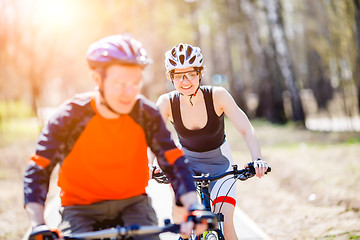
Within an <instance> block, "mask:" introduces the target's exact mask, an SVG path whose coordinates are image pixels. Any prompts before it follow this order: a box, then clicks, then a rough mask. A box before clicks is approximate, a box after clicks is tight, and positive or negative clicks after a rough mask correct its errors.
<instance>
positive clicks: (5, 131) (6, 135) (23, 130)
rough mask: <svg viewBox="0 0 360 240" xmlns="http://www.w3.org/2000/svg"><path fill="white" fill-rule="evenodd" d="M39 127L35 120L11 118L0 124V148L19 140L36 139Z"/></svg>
mask: <svg viewBox="0 0 360 240" xmlns="http://www.w3.org/2000/svg"><path fill="white" fill-rule="evenodd" d="M39 131H40V125H39V124H38V122H37V120H36V119H35V118H24V119H21V118H11V119H5V120H4V119H3V120H2V121H1V122H0V146H4V145H6V144H11V143H13V142H16V141H19V140H26V139H36V137H37V135H38V134H39Z"/></svg>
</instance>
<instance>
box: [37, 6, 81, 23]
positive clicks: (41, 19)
mask: <svg viewBox="0 0 360 240" xmlns="http://www.w3.org/2000/svg"><path fill="white" fill-rule="evenodd" d="M72 4H73V3H70V1H67V0H40V1H37V5H36V8H35V11H34V18H35V19H36V22H38V23H40V24H44V25H45V24H46V25H51V26H56V27H67V26H70V25H71V22H72V20H73V16H74V8H73V6H72Z"/></svg>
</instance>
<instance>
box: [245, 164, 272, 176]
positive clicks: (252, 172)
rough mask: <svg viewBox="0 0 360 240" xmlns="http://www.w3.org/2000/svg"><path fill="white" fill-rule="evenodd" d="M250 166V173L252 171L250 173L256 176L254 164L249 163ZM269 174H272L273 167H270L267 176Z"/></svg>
mask: <svg viewBox="0 0 360 240" xmlns="http://www.w3.org/2000/svg"><path fill="white" fill-rule="evenodd" d="M248 166H249V171H250V173H251V174H255V167H254V162H250V163H248ZM269 172H271V167H270V166H268V168H267V170H266V172H265V174H267V173H269Z"/></svg>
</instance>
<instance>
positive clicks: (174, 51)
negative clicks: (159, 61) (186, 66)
mask: <svg viewBox="0 0 360 240" xmlns="http://www.w3.org/2000/svg"><path fill="white" fill-rule="evenodd" d="M171 55H173V57H176V49H175V48H173V50H172V51H171Z"/></svg>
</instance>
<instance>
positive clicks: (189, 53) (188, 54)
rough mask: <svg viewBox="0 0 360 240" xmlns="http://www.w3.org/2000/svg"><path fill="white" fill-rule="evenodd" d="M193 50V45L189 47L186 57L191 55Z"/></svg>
mask: <svg viewBox="0 0 360 240" xmlns="http://www.w3.org/2000/svg"><path fill="white" fill-rule="evenodd" d="M192 51H193V49H192V47H191V46H188V47H187V49H186V59H188V58H189V57H190V56H191V53H192ZM193 62H194V61H193ZM191 63H192V62H191Z"/></svg>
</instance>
